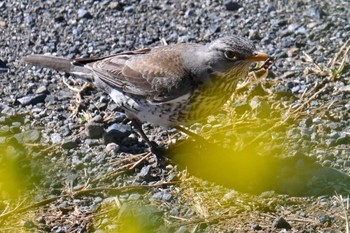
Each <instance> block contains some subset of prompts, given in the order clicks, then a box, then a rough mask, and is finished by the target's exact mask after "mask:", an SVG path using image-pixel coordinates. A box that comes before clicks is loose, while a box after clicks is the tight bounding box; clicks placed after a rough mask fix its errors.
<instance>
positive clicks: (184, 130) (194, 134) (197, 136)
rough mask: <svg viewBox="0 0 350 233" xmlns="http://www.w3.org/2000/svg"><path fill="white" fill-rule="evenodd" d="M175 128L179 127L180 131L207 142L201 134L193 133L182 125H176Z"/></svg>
mask: <svg viewBox="0 0 350 233" xmlns="http://www.w3.org/2000/svg"><path fill="white" fill-rule="evenodd" d="M174 128H175V129H177V130H178V131H180V132H183V133H184V134H187V135H188V136H190V137H192V138H194V139H195V140H196V141H199V142H205V139H204V138H203V137H202V136H199V135H198V134H196V133H193V132H191V131H189V130H188V129H185V128H183V127H181V126H175V127H174Z"/></svg>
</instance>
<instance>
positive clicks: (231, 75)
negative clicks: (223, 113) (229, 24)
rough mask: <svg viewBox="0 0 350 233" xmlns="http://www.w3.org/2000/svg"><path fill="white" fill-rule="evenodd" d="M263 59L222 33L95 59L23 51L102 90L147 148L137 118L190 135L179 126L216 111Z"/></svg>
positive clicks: (43, 64)
mask: <svg viewBox="0 0 350 233" xmlns="http://www.w3.org/2000/svg"><path fill="white" fill-rule="evenodd" d="M268 58H269V57H268V55H267V54H265V53H258V52H256V50H255V47H254V46H253V44H252V43H251V42H250V41H249V40H247V39H244V38H242V37H239V36H228V37H223V38H219V39H217V40H214V41H213V42H211V43H208V44H205V45H202V44H193V43H188V44H186V43H182V44H181V43H180V44H174V45H165V46H161V47H155V48H144V49H139V50H135V51H128V52H121V53H118V54H115V55H110V56H106V57H101V58H87V59H66V58H59V57H54V56H47V55H29V56H27V57H24V58H23V61H24V62H26V63H30V64H32V65H37V66H41V67H46V68H51V69H54V70H57V71H63V72H67V73H70V74H74V75H77V76H80V77H81V78H83V79H85V80H87V81H89V82H92V83H93V84H94V85H95V86H96V87H97V88H100V89H102V90H103V91H105V92H106V93H108V94H109V95H110V96H111V98H112V99H113V100H114V102H115V103H116V104H117V105H118V106H119V107H120V108H121V109H124V111H125V113H126V115H127V116H128V117H129V118H130V119H131V120H132V121H133V123H134V124H135V126H136V127H137V129H138V130H139V131H140V133H141V135H142V137H143V138H144V140H145V141H146V143H147V144H148V145H149V146H151V150H152V145H153V144H152V143H151V142H150V141H149V139H148V138H147V137H146V135H145V134H144V132H143V131H142V128H141V126H140V124H139V122H140V121H141V122H145V121H146V122H150V123H152V124H153V125H159V126H163V127H174V128H177V129H179V130H181V131H185V132H186V133H189V134H190V132H189V131H188V130H185V129H184V128H182V127H180V126H187V125H191V124H193V123H195V122H198V121H201V120H203V119H205V118H206V117H207V116H208V115H213V114H215V113H217V112H218V111H219V110H220V109H221V108H222V106H223V104H224V103H225V102H226V101H227V100H228V99H229V98H230V96H231V95H232V93H233V92H234V90H235V88H236V84H237V82H238V81H239V80H242V79H243V78H245V77H246V76H247V74H248V71H249V67H250V65H251V63H253V62H257V61H265V60H267V59H268Z"/></svg>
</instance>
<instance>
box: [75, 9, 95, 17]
mask: <svg viewBox="0 0 350 233" xmlns="http://www.w3.org/2000/svg"><path fill="white" fill-rule="evenodd" d="M78 18H79V19H81V18H85V19H92V18H93V17H92V15H91V14H90V12H88V11H87V10H85V9H79V10H78Z"/></svg>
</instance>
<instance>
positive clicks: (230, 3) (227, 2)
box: [224, 0, 242, 11]
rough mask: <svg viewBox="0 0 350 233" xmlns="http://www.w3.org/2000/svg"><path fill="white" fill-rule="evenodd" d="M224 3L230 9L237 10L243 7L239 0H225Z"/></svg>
mask: <svg viewBox="0 0 350 233" xmlns="http://www.w3.org/2000/svg"><path fill="white" fill-rule="evenodd" d="M224 5H225V7H226V10H228V11H237V10H238V9H239V8H241V7H242V5H241V4H240V3H238V2H237V1H232V0H225V1H224Z"/></svg>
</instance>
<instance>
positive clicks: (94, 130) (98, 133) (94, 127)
mask: <svg viewBox="0 0 350 233" xmlns="http://www.w3.org/2000/svg"><path fill="white" fill-rule="evenodd" d="M85 132H86V135H87V136H88V137H89V138H93V139H97V138H101V137H102V135H103V133H104V125H103V123H96V122H89V123H87V124H86V128H85Z"/></svg>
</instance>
